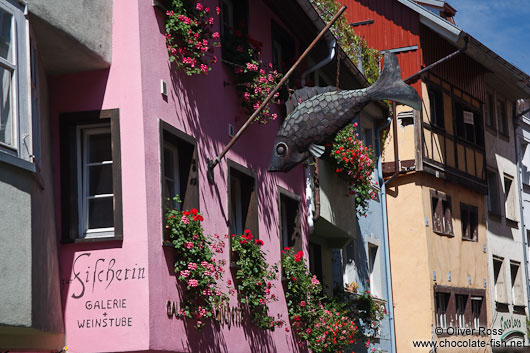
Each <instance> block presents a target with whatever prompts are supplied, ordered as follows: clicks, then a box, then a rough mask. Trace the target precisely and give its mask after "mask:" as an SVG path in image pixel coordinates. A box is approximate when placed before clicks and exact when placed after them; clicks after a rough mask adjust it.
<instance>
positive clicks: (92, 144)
mask: <svg viewBox="0 0 530 353" xmlns="http://www.w3.org/2000/svg"><path fill="white" fill-rule="evenodd" d="M103 161H112V144H111V139H110V132H109V133H103V134H97V135H89V136H88V162H89V163H94V162H103Z"/></svg>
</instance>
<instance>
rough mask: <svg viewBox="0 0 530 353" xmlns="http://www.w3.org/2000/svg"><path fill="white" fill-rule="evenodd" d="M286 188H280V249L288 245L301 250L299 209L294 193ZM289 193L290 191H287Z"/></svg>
mask: <svg viewBox="0 0 530 353" xmlns="http://www.w3.org/2000/svg"><path fill="white" fill-rule="evenodd" d="M287 193H289V192H288V191H287V190H284V189H280V192H279V196H280V209H279V214H280V239H281V241H280V243H281V249H284V248H285V247H289V248H292V249H294V250H295V251H300V250H302V238H301V234H300V210H299V201H298V197H297V196H296V195H293V194H291V196H288V195H287ZM289 194H290V193H289Z"/></svg>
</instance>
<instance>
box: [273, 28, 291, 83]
mask: <svg viewBox="0 0 530 353" xmlns="http://www.w3.org/2000/svg"><path fill="white" fill-rule="evenodd" d="M271 32H272V33H271V36H272V65H273V66H274V67H275V68H276V69H277V70H278V71H280V72H282V73H285V72H287V70H289V68H290V67H291V65H292V64H293V63H294V61H295V60H296V44H295V43H296V42H295V40H294V39H293V38H292V37H291V36H290V35H289V34H288V33H287V32H286V31H285V30H284V29H283V27H282V26H280V25H279V24H278V23H276V22H275V21H272V23H271Z"/></svg>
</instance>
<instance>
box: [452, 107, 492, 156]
mask: <svg viewBox="0 0 530 353" xmlns="http://www.w3.org/2000/svg"><path fill="white" fill-rule="evenodd" d="M453 107H454V113H455V121H456V134H457V136H458V137H460V138H463V139H464V140H466V141H467V142H470V143H474V144H476V145H479V146H483V145H484V131H483V126H482V118H481V115H480V114H479V112H478V111H476V110H475V108H472V107H470V106H467V105H465V104H464V103H462V102H460V101H458V100H456V99H455V100H454V101H453Z"/></svg>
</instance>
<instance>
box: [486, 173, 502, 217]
mask: <svg viewBox="0 0 530 353" xmlns="http://www.w3.org/2000/svg"><path fill="white" fill-rule="evenodd" d="M487 173H488V211H489V212H490V213H493V214H495V215H500V214H501V207H500V197H499V181H498V176H497V173H496V172H493V171H490V170H488V172H487Z"/></svg>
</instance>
